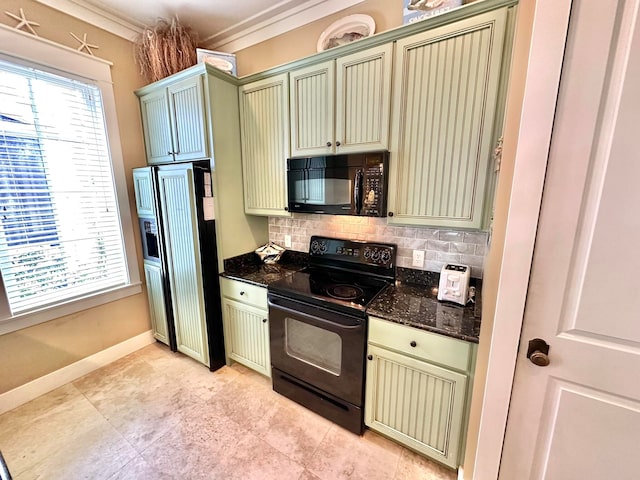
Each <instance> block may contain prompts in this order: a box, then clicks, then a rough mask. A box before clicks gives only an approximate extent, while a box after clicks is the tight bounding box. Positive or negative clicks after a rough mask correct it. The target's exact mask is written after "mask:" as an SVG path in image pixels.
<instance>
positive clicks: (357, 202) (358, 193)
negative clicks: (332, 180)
mask: <svg viewBox="0 0 640 480" xmlns="http://www.w3.org/2000/svg"><path fill="white" fill-rule="evenodd" d="M362 177H364V174H363V173H362V170H358V171H357V172H356V176H355V178H354V179H353V206H354V208H355V213H356V215H360V212H361V211H362V188H363V185H362V183H363V182H362Z"/></svg>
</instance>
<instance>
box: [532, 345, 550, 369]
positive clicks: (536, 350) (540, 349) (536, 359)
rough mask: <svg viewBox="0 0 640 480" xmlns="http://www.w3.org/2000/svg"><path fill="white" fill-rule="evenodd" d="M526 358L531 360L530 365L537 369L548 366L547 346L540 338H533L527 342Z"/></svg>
mask: <svg viewBox="0 0 640 480" xmlns="http://www.w3.org/2000/svg"><path fill="white" fill-rule="evenodd" d="M527 358H528V359H529V360H531V363H533V364H534V365H537V366H539V367H546V366H547V365H549V363H550V360H549V344H548V343H547V342H545V341H544V340H542V339H541V338H534V339H533V340H529V347H528V348H527Z"/></svg>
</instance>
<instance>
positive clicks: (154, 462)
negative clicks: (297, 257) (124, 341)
mask: <svg viewBox="0 0 640 480" xmlns="http://www.w3.org/2000/svg"><path fill="white" fill-rule="evenodd" d="M0 450H1V451H2V453H3V455H4V457H5V459H6V461H7V463H8V465H9V468H10V470H11V473H12V475H13V477H14V479H15V480H25V479H29V480H31V479H47V480H50V479H65V480H75V479H88V480H98V479H109V480H116V479H117V480H125V479H126V480H140V479H153V480H156V479H158V480H163V479H189V480H190V479H207V480H209V479H224V480H233V479H242V480H251V479H260V480H269V479H277V480H288V479H292V480H338V479H367V480H378V479H379V480H386V479H389V480H405V479H410V480H454V479H455V478H456V475H455V473H454V472H453V471H452V470H449V469H446V468H444V467H442V466H440V465H438V464H435V463H432V462H430V461H428V460H426V459H425V458H423V457H421V456H419V455H416V454H414V453H412V452H410V451H409V450H407V449H405V448H403V447H401V446H399V445H397V444H395V443H393V442H391V441H389V440H387V439H386V438H383V437H381V436H379V435H377V434H375V433H373V432H371V431H367V432H366V433H365V435H364V436H362V437H359V436H357V435H354V434H352V433H349V432H347V431H346V430H344V429H342V428H340V427H338V426H336V425H334V424H332V423H331V422H329V421H327V420H325V419H324V418H322V417H319V416H318V415H316V414H314V413H312V412H310V411H308V410H306V409H305V408H303V407H301V406H299V405H297V404H296V403H294V402H291V401H290V400H288V399H286V398H284V397H282V396H280V395H278V394H277V393H275V392H273V390H272V389H271V383H270V380H269V379H267V378H265V377H262V376H261V375H258V374H256V373H254V372H253V371H251V370H249V369H246V368H244V367H242V366H241V365H238V364H235V365H233V366H231V367H223V368H222V369H220V370H218V371H217V372H215V373H211V372H209V371H208V370H207V369H206V368H205V367H203V366H202V365H200V364H198V363H196V362H194V361H193V360H191V359H190V358H188V357H185V356H184V355H180V354H176V353H172V352H170V351H169V349H168V348H166V347H164V346H163V345H160V344H153V345H149V346H148V347H145V348H143V349H142V350H139V351H138V352H135V353H133V354H131V355H128V356H127V357H124V358H122V359H120V360H118V361H116V362H114V363H112V364H110V365H108V366H106V367H103V368H101V369H99V370H96V371H95V372H93V373H91V374H89V375H86V376H85V377H82V378H80V379H78V380H76V381H75V382H73V383H70V384H67V385H65V386H63V387H61V388H58V389H56V390H54V391H52V392H50V393H48V394H46V395H43V396H42V397H39V398H37V399H35V400H33V401H31V402H29V403H27V404H25V405H22V406H21V407H19V408H16V409H15V410H12V411H10V412H7V413H5V414H3V415H0Z"/></svg>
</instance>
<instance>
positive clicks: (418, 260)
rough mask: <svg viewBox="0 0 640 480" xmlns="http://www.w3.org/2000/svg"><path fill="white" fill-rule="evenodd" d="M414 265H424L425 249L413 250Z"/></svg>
mask: <svg viewBox="0 0 640 480" xmlns="http://www.w3.org/2000/svg"><path fill="white" fill-rule="evenodd" d="M412 266H414V267H420V268H422V267H423V266H424V250H414V251H413V262H412Z"/></svg>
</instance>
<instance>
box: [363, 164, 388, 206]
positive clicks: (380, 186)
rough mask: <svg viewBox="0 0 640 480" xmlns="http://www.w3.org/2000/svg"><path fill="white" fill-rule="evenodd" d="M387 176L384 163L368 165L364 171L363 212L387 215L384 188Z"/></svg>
mask: <svg viewBox="0 0 640 480" xmlns="http://www.w3.org/2000/svg"><path fill="white" fill-rule="evenodd" d="M385 189H386V185H385V176H384V169H383V165H382V163H376V164H375V165H367V167H366V168H365V171H364V188H363V190H364V192H363V194H364V199H363V202H362V214H363V215H365V216H371V217H381V216H386V213H387V212H386V210H387V206H386V205H385V202H384V199H385V198H386V196H385V195H384V190H385Z"/></svg>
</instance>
